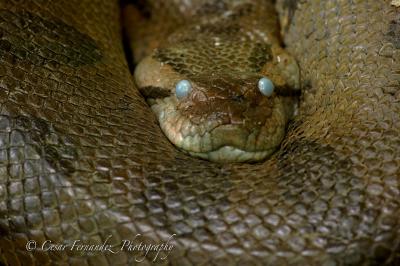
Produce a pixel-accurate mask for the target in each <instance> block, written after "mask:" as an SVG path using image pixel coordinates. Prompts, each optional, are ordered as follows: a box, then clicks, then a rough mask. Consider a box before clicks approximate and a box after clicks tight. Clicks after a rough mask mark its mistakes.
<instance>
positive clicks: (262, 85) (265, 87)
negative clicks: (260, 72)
mask: <svg viewBox="0 0 400 266" xmlns="http://www.w3.org/2000/svg"><path fill="white" fill-rule="evenodd" d="M258 88H259V89H260V92H261V93H262V94H263V95H265V96H271V95H272V93H273V92H274V83H272V81H271V80H270V79H268V78H266V77H263V78H260V80H259V81H258Z"/></svg>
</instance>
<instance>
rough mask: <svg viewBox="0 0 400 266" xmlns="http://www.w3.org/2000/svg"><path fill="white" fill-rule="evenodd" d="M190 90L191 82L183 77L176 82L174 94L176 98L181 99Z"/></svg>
mask: <svg viewBox="0 0 400 266" xmlns="http://www.w3.org/2000/svg"><path fill="white" fill-rule="evenodd" d="M191 90H192V84H190V82H189V81H188V80H186V79H183V80H181V81H179V82H178V83H176V86H175V94H176V97H178V99H182V98H184V97H186V96H188V95H189V92H190V91H191Z"/></svg>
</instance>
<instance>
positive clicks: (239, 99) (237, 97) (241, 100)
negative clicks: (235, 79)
mask: <svg viewBox="0 0 400 266" xmlns="http://www.w3.org/2000/svg"><path fill="white" fill-rule="evenodd" d="M232 100H234V101H235V102H240V103H241V102H243V101H244V96H243V95H234V96H232Z"/></svg>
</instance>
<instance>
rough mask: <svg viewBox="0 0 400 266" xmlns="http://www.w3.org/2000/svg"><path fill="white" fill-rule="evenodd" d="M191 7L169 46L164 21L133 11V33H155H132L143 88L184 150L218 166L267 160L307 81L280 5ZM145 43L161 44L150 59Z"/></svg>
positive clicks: (163, 126) (166, 130)
mask: <svg viewBox="0 0 400 266" xmlns="http://www.w3.org/2000/svg"><path fill="white" fill-rule="evenodd" d="M131 8H134V7H131ZM191 8H192V9H193V10H192V11H191V13H192V14H191V15H190V17H189V18H188V19H186V20H183V22H184V23H183V22H182V24H183V25H179V24H180V23H178V25H177V26H176V27H178V29H175V30H173V31H172V33H170V34H168V37H167V39H166V41H164V39H158V35H157V34H153V31H151V29H152V28H153V27H154V24H156V23H160V22H157V21H154V20H157V19H151V18H150V19H147V20H146V19H145V18H143V17H144V15H141V13H140V10H135V9H133V10H130V9H129V10H128V11H126V14H127V16H129V17H131V18H130V20H131V21H130V22H129V23H130V25H127V28H136V27H141V28H143V29H147V30H143V31H138V32H137V31H134V30H133V31H132V32H131V34H133V35H132V36H130V37H131V38H130V43H131V44H132V50H133V53H134V54H136V55H137V57H136V58H137V59H136V60H137V61H140V63H138V65H137V67H136V68H135V74H134V76H135V81H136V82H135V84H136V85H137V87H138V89H139V90H140V91H141V93H142V94H143V95H145V96H146V98H147V99H148V102H149V104H150V105H151V108H152V110H153V111H154V112H155V113H156V115H157V117H158V121H159V123H160V127H161V129H162V130H163V132H164V133H165V134H166V136H167V137H168V139H169V140H170V141H171V142H172V143H174V144H175V145H176V146H177V147H179V148H181V149H182V150H184V151H187V152H188V153H189V154H191V155H193V156H198V157H200V158H204V159H209V160H212V161H217V162H245V161H257V160H262V159H265V158H266V157H267V156H268V155H270V154H271V153H272V152H273V151H274V150H276V148H277V146H279V144H280V142H281V141H282V139H283V137H284V134H285V127H286V125H287V123H288V120H289V119H290V118H291V117H292V116H293V113H294V112H293V110H294V107H295V102H294V97H293V96H292V97H291V96H290V92H291V93H292V94H293V93H294V92H295V91H296V90H298V89H299V83H300V73H299V68H298V66H297V63H296V61H295V60H294V59H293V58H292V57H291V56H290V55H289V54H288V53H286V52H285V51H284V50H283V49H282V47H281V46H280V41H279V35H278V34H277V29H279V27H278V19H277V14H276V12H275V8H274V3H273V2H268V1H261V2H260V3H258V2H257V1H252V2H248V1H227V2H224V1H222V2H215V1H214V2H206V3H200V4H199V5H198V6H197V5H193V6H192V7H191ZM153 10H154V9H153ZM140 15H141V17H140ZM135 16H137V17H135ZM153 17H154V15H153ZM264 18H266V19H264ZM249 25H251V26H250V28H249ZM155 28H157V27H155ZM148 33H152V34H151V36H149V37H145V36H143V34H148ZM156 36H157V37H156ZM151 37H153V38H157V39H156V40H152V39H151ZM143 39H148V40H149V42H151V43H153V46H157V49H154V50H153V51H152V52H151V54H150V55H147V57H145V58H141V56H140V55H139V53H140V52H142V53H144V52H145V51H146V48H142V47H140V45H137V44H138V43H140V42H139V40H143ZM157 40H159V42H160V43H159V44H157ZM141 45H145V44H144V43H141ZM135 50H138V51H137V52H135ZM187 79H188V80H187ZM257 83H258V84H257ZM174 85H175V86H174ZM257 87H258V88H257Z"/></svg>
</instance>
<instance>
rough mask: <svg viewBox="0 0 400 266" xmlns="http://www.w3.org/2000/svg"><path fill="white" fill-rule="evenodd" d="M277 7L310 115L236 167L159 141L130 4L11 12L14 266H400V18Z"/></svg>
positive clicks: (6, 29) (368, 9)
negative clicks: (128, 37)
mask: <svg viewBox="0 0 400 266" xmlns="http://www.w3.org/2000/svg"><path fill="white" fill-rule="evenodd" d="M157 2H158V3H160V2H161V1H157ZM214 2H215V1H204V2H203V1H162V3H163V4H164V6H161V8H162V9H161V10H163V11H164V12H160V13H157V10H159V9H157V8H158V7H157V6H155V5H154V3H156V2H154V3H153V4H151V3H150V5H144V6H142V8H143V10H144V11H145V12H144V16H145V17H146V16H147V17H149V18H156V17H157V18H159V19H163V20H164V21H165V23H162V24H157V25H158V27H160V29H159V30H160V32H166V33H168V32H170V31H169V30H168V29H171V28H170V27H174V26H171V25H177V24H173V23H179V22H180V21H181V20H180V19H181V18H182V16H185V14H190V10H197V8H194V7H193V6H192V5H193V4H195V3H198V5H201V4H203V3H204V4H206V3H214ZM219 2H220V1H219ZM223 2H225V1H223ZM277 2H278V3H277V6H278V10H279V12H280V15H281V17H280V19H281V22H282V25H283V31H284V32H285V43H286V45H287V49H288V50H289V52H290V53H291V54H292V55H293V56H294V57H295V58H296V60H297V62H298V64H299V66H300V69H301V72H302V87H303V88H304V89H303V90H302V96H301V99H300V105H299V115H298V116H296V117H295V119H294V121H293V122H291V124H290V125H289V128H288V131H287V133H286V136H285V137H284V139H283V142H282V144H281V146H280V148H279V149H278V151H277V152H276V153H275V154H274V155H272V157H271V158H269V159H267V160H266V161H265V162H262V163H257V164H223V165H221V164H217V163H213V162H207V161H203V160H200V159H196V158H192V157H190V156H188V155H186V154H184V153H182V152H180V151H178V150H177V149H175V148H174V147H173V145H172V144H171V143H170V142H169V141H168V140H167V139H166V138H165V136H164V135H163V133H162V132H161V130H160V128H159V126H158V124H157V121H156V119H155V117H154V114H153V113H152V112H151V110H150V108H149V107H148V105H147V104H146V102H145V100H144V99H143V97H142V95H141V94H140V93H139V91H138V90H137V89H136V88H135V86H134V82H133V79H132V76H131V73H130V71H129V68H128V64H127V60H126V58H125V55H124V49H123V45H122V37H121V28H120V25H119V22H120V6H119V3H118V1H103V0H96V1H93V0H91V1H71V0H65V1H62V0H60V1H54V2H52V3H51V4H50V3H48V2H46V1H35V0H29V1H4V0H3V1H1V2H0V106H1V116H0V162H1V163H0V199H1V201H0V236H1V237H0V256H1V257H0V259H1V261H2V262H3V263H6V264H9V265H19V264H22V263H23V264H25V265H34V264H37V265H46V264H51V263H53V264H57V263H58V264H60V265H65V264H72V265H93V264H98V265H102V264H111V265H126V264H135V259H137V257H135V256H134V255H132V252H129V251H121V252H118V253H116V254H112V253H104V252H81V251H77V250H73V251H71V250H59V251H41V250H40V249H37V250H34V251H29V250H27V248H26V247H27V246H26V244H27V243H28V241H32V240H33V241H36V243H37V244H38V245H40V244H41V243H43V242H45V241H46V240H51V241H52V242H53V243H70V242H71V241H73V240H76V239H79V240H82V241H84V242H89V243H103V242H104V241H106V240H107V241H108V243H110V244H113V245H118V244H120V243H121V241H122V240H124V239H133V238H134V237H135V235H137V234H141V237H143V239H146V240H148V241H152V242H153V243H157V242H161V241H165V240H166V239H168V238H169V237H170V236H171V235H173V234H175V236H174V241H173V243H174V249H173V250H172V252H171V253H170V254H169V255H168V256H167V258H166V260H163V261H159V262H160V263H165V264H171V265H286V264H291V265H293V264H299V265H321V264H323V265H335V264H339V265H340V264H346V265H349V264H350V265H359V264H383V263H388V264H389V263H392V264H396V263H398V262H399V255H398V254H399V242H400V236H399V233H400V232H399V228H400V227H399V215H400V205H399V204H400V200H399V198H400V197H399V195H400V191H399V168H400V165H399V162H400V136H399V135H400V134H399V133H400V121H399V120H400V119H399V113H400V106H399V99H400V94H399V90H398V88H399V81H400V78H399V73H400V67H399V59H400V57H399V56H400V50H399V49H400V33H399V32H400V17H399V15H398V14H399V13H398V9H397V8H396V7H395V6H392V5H391V2H390V1H376V0H363V1H361V0H360V1H354V0H339V1H311V0H308V1H307V0H304V1H303V0H282V1H277ZM160 4H161V3H160ZM205 6H206V7H207V5H205ZM212 6H213V5H212V4H208V7H212ZM214 6H215V5H214ZM220 8H221V9H223V8H224V6H223V5H221V7H220ZM204 10H207V8H204ZM188 12H189V13H188ZM163 16H165V17H163ZM167 22H168V23H167ZM169 23H172V24H169ZM162 29H164V30H162ZM128 30H129V29H128ZM136 30H137V31H140V30H141V28H139V27H138V28H136ZM154 30H155V31H156V29H154ZM156 32H158V30H157V31H156ZM164 37H165V36H163V35H160V37H159V38H160V39H161V38H164ZM141 41H143V42H144V43H146V44H145V45H143V47H147V49H153V48H154V47H153V45H154V46H155V45H156V44H153V43H152V41H151V40H150V39H146V38H144V39H143V40H141ZM144 54H148V51H145V50H143V51H142V52H140V51H135V58H139V57H140V56H143V55H144ZM109 236H112V237H111V238H109ZM153 258H154V257H150V256H149V257H147V258H146V260H145V261H144V262H143V263H146V262H147V264H150V263H151V262H152V259H153Z"/></svg>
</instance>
